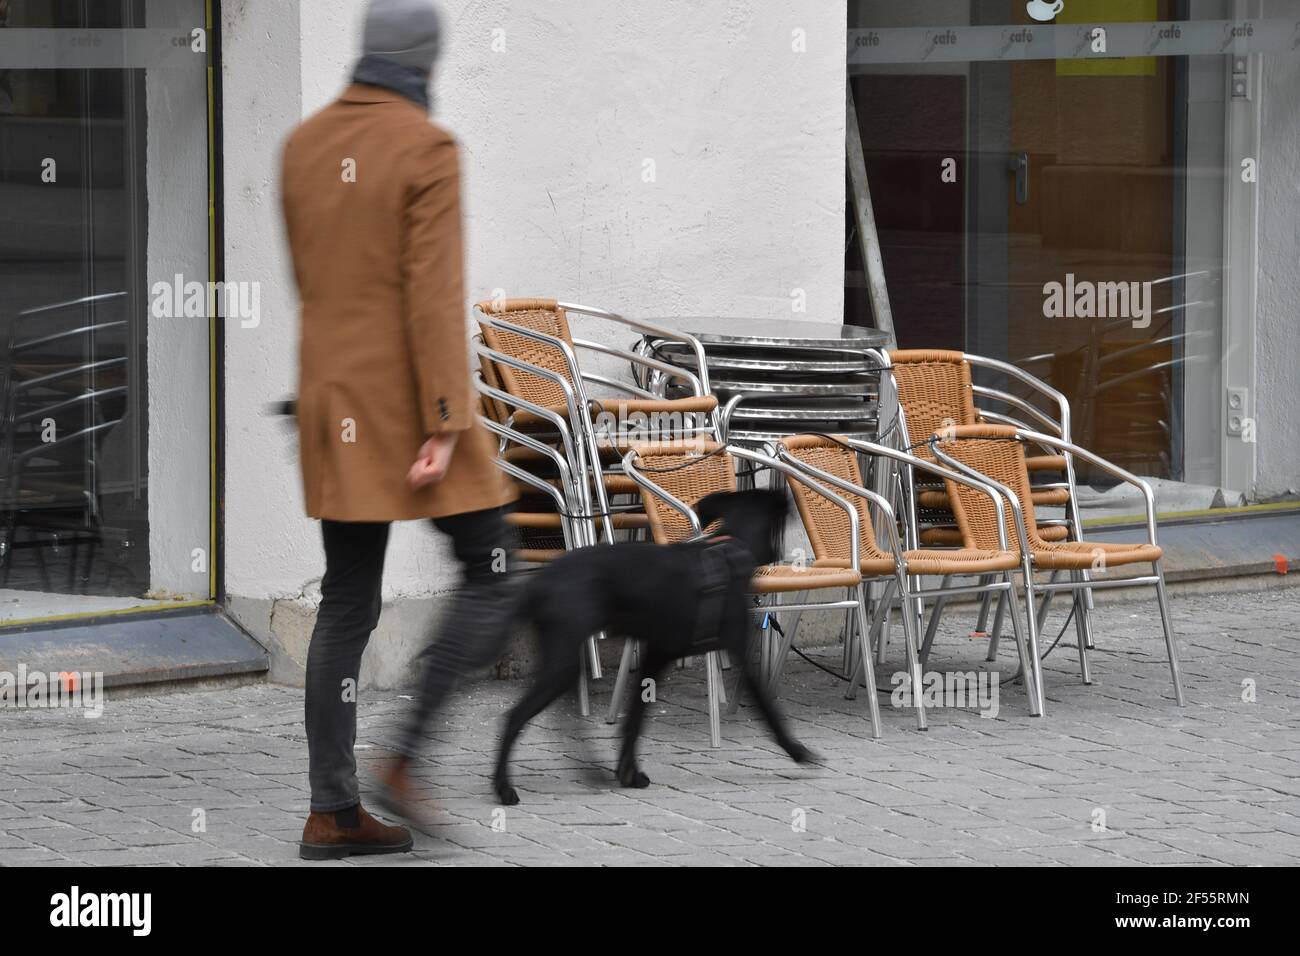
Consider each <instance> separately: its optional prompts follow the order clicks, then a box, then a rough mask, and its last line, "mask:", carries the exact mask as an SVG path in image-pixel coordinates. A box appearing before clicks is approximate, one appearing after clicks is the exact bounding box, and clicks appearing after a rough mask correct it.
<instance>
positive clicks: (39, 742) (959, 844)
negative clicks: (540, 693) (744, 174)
mask: <svg viewBox="0 0 1300 956" xmlns="http://www.w3.org/2000/svg"><path fill="white" fill-rule="evenodd" d="M1155 615H1156V610H1155V606H1154V604H1153V603H1146V602H1135V603H1123V604H1113V605H1109V606H1106V607H1103V608H1101V609H1100V610H1099V612H1098V622H1097V628H1096V633H1097V643H1098V650H1097V652H1096V653H1095V655H1094V656H1093V670H1094V679H1095V683H1094V684H1093V685H1092V686H1090V687H1084V686H1083V685H1082V684H1080V683H1079V680H1078V676H1077V669H1076V658H1075V656H1074V650H1073V648H1072V647H1071V646H1070V645H1069V640H1068V639H1067V641H1066V642H1062V645H1061V647H1059V648H1058V649H1057V651H1056V652H1055V653H1054V654H1052V655H1051V656H1050V657H1049V658H1048V661H1047V664H1048V669H1047V674H1046V683H1047V691H1048V694H1047V696H1048V716H1047V717H1045V718H1042V719H1035V718H1030V717H1029V716H1028V711H1027V709H1026V705H1025V699H1024V693H1023V689H1022V688H1021V687H1020V685H1019V684H1009V683H1003V684H1002V685H1000V687H999V691H1000V698H999V704H1000V710H999V713H998V715H997V717H995V718H986V717H981V716H980V715H979V714H978V712H977V711H975V710H973V709H969V708H968V709H955V708H950V709H935V710H933V711H932V712H931V715H930V723H931V729H930V730H929V732H928V733H918V732H917V731H916V730H915V729H914V725H913V717H912V714H911V713H910V712H909V711H906V710H900V709H896V708H894V707H892V706H890V701H889V698H888V696H884V695H882V696H881V698H880V700H881V703H882V714H883V717H884V722H885V736H884V739H882V740H879V741H872V740H871V739H870V736H869V732H868V724H867V720H866V716H865V715H866V698H865V696H862V697H859V699H857V700H846V699H845V698H844V695H843V690H844V685H843V684H842V683H840V682H839V681H838V680H837V679H836V678H834V677H832V676H830V675H828V674H826V673H823V672H822V671H820V670H817V669H815V668H814V667H812V666H810V665H809V664H807V663H805V662H803V661H801V660H798V659H792V661H791V664H790V666H789V668H788V672H787V676H786V681H785V683H784V684H783V686H782V691H781V696H782V702H783V705H784V707H785V709H786V710H787V712H788V713H789V715H790V716H791V718H792V721H793V726H794V728H795V730H796V732H797V734H798V736H800V737H801V738H802V739H803V741H804V742H805V743H807V744H808V745H810V746H811V747H812V748H813V749H814V750H816V752H817V753H818V757H819V759H818V761H817V763H816V764H815V765H813V766H811V767H799V766H795V765H794V764H792V763H790V762H789V761H788V760H787V759H786V758H785V756H784V755H783V754H781V753H780V752H779V751H777V750H776V748H775V746H774V744H773V743H772V742H771V741H770V739H769V738H768V736H767V735H766V733H765V732H764V730H763V728H762V727H761V726H760V725H759V724H758V723H757V722H756V718H755V714H754V709H753V708H752V707H750V706H748V704H742V706H741V708H740V710H739V712H738V713H736V714H734V715H731V716H728V717H724V722H723V738H724V739H723V745H722V747H721V748H720V749H717V750H714V749H711V748H710V747H709V743H708V723H707V718H706V716H705V711H704V693H703V683H702V680H701V677H700V673H701V669H699V668H692V669H685V670H678V671H675V672H674V673H673V674H672V675H671V676H670V677H669V679H668V680H666V681H665V682H664V683H663V685H662V686H661V687H660V688H659V694H658V702H657V703H656V704H655V705H654V706H653V707H652V717H651V719H650V720H649V722H648V726H647V733H646V737H645V740H644V747H643V766H644V769H645V770H646V771H647V772H648V773H649V775H650V777H651V778H652V780H653V781H654V783H653V785H652V786H651V787H650V788H649V789H646V790H640V791H630V790H620V789H615V788H613V786H612V775H611V774H610V772H609V770H608V768H609V767H610V766H611V765H612V760H613V740H612V737H613V734H614V729H613V728H611V727H609V726H607V725H606V724H605V723H604V721H603V720H601V719H600V718H599V716H596V717H592V718H589V719H583V718H581V717H579V716H578V715H577V713H576V702H575V701H574V700H568V701H565V702H563V703H562V704H559V705H557V706H556V707H555V708H553V709H552V710H551V711H549V712H547V713H546V714H544V715H542V716H541V717H540V718H539V719H538V720H537V721H536V722H535V723H534V725H533V726H532V727H531V728H530V729H529V730H528V731H527V732H526V733H525V735H524V737H523V739H522V741H521V744H520V746H519V748H518V750H517V755H516V760H515V767H516V770H515V773H516V784H517V786H519V788H520V790H521V794H522V797H523V803H521V804H520V805H519V806H518V807H512V808H509V809H503V808H499V807H497V806H496V805H495V804H494V803H493V801H492V799H491V797H490V790H489V786H488V774H489V771H490V761H491V752H492V750H493V748H494V746H495V741H496V734H497V729H498V725H499V721H500V719H501V715H502V713H503V711H504V710H505V709H506V708H507V707H508V706H509V705H510V704H511V703H512V702H513V701H514V700H515V699H516V697H517V696H518V694H519V693H520V692H521V690H522V687H521V684H520V683H519V682H515V681H484V682H480V683H476V684H474V685H473V686H472V687H470V688H468V689H467V691H466V693H464V694H462V695H461V696H460V697H459V698H458V699H457V701H456V704H455V705H454V707H453V709H452V710H451V711H450V712H449V713H448V714H447V715H446V718H445V720H442V721H440V723H439V725H438V727H437V728H436V729H435V732H434V734H433V735H432V736H431V739H430V746H429V751H428V759H427V761H426V762H425V763H424V764H423V765H422V766H421V767H420V770H419V774H420V777H421V778H422V779H423V780H424V782H425V783H426V784H427V793H428V795H429V796H431V797H433V798H435V799H436V801H437V803H438V806H439V808H440V809H439V813H438V820H437V821H436V825H435V826H433V827H431V829H430V831H429V833H428V834H418V835H417V837H416V850H415V852H413V853H411V854H408V855H405V856H402V857H384V858H375V857H370V858H360V859H356V860H348V861H343V862H337V863H330V864H320V863H316V864H309V865H313V866H322V865H337V866H355V865H362V866H366V865H385V864H392V863H394V862H398V863H405V864H426V865H427V864H433V865H466V864H469V865H499V864H543V865H555V864H574V863H576V864H644V865H664V864H797V865H812V866H817V865H825V864H890V863H894V864H908V865H936V864H952V863H976V864H1044V865H1057V864H1117V865H1125V864H1134V863H1136V864H1168V863H1179V864H1262V863H1291V864H1294V863H1296V862H1300V799H1297V798H1298V797H1300V734H1298V733H1297V725H1298V723H1300V717H1298V716H1297V697H1298V696H1300V692H1298V685H1297V678H1298V677H1300V667H1297V662H1298V658H1300V655H1298V654H1297V638H1296V628H1297V622H1300V589H1283V590H1273V591H1269V592H1261V593H1253V594H1230V595H1218V596H1213V595H1198V596H1183V597H1175V599H1174V615H1175V624H1176V627H1177V628H1178V631H1179V635H1180V639H1181V647H1182V650H1183V655H1184V657H1183V663H1184V668H1185V679H1186V685H1187V697H1188V705H1187V706H1186V707H1185V708H1179V707H1177V706H1176V705H1175V703H1174V701H1173V698H1172V687H1171V684H1170V681H1169V675H1168V670H1167V667H1166V664H1165V661H1164V645H1163V642H1162V641H1161V639H1160V636H1159V635H1160V628H1159V624H1158V619H1157V618H1156V616H1155ZM1053 619H1054V621H1055V623H1053V622H1050V621H1049V624H1048V628H1047V630H1048V632H1049V633H1048V636H1049V637H1051V636H1053V635H1055V633H1056V631H1057V630H1058V629H1059V627H1060V624H1061V615H1059V614H1054V615H1053ZM970 626H971V620H970V615H969V614H967V613H966V612H964V611H962V612H954V613H952V614H951V615H950V617H949V618H947V619H946V620H945V627H944V628H943V629H942V630H943V631H944V632H946V633H941V634H940V638H939V640H938V641H937V642H936V649H935V653H934V656H933V658H932V659H931V668H932V669H934V670H954V671H955V670H972V669H977V668H981V667H983V666H984V665H983V654H982V651H983V649H984V644H983V643H982V642H977V641H975V640H972V639H970V638H969V637H968V636H966V633H967V629H968V628H969V627H970ZM1072 638H1073V628H1071V629H1070V631H1069V639H1072ZM1005 643H1006V647H1005V652H1004V654H1003V655H1002V660H1001V662H1000V663H1001V668H1002V672H1003V673H1004V674H1005V675H1007V676H1009V675H1010V672H1011V670H1013V669H1014V653H1013V651H1012V648H1011V646H1010V641H1007V642H1005ZM838 656H839V654H838V651H835V652H830V651H823V652H819V654H818V657H819V658H820V659H821V660H822V661H823V662H825V663H828V664H837V663H838ZM897 664H898V655H897V654H891V661H890V666H888V667H886V668H885V669H884V670H883V671H882V672H881V673H880V675H879V680H880V682H881V684H882V686H883V685H886V684H887V683H888V681H889V675H890V673H892V672H893V671H894V670H895V668H896V666H897ZM1250 681H1253V682H1254V687H1255V699H1254V700H1253V701H1249V700H1244V699H1243V697H1249V696H1250V695H1249V694H1248V693H1247V691H1246V689H1245V688H1246V685H1245V684H1244V682H1250ZM611 683H612V681H611V680H609V679H606V680H604V681H602V682H599V683H597V684H595V685H594V689H593V699H592V705H593V712H594V713H596V714H602V713H603V707H604V704H605V703H606V702H607V701H608V693H609V685H610V684H611ZM408 706H410V703H409V699H404V698H402V697H401V696H399V695H397V694H393V693H387V694H380V693H373V692H372V693H363V695H362V703H361V705H360V730H359V734H358V742H359V747H360V749H359V757H360V759H361V761H362V763H363V767H364V764H365V762H366V760H367V758H370V759H373V758H374V757H375V756H377V755H378V754H379V753H380V748H382V747H383V745H384V743H385V742H386V741H387V740H388V737H389V732H390V730H391V728H392V726H393V723H394V720H395V718H396V716H397V715H398V714H399V713H400V711H401V710H402V709H403V708H405V707H408ZM301 712H302V692H301V691H300V690H297V689H293V688H286V687H280V686H274V685H268V684H255V685H249V686H243V687H238V688H226V689H219V690H213V691H186V692H177V693H170V694H161V695H157V696H122V697H117V698H114V697H111V696H110V698H109V699H108V701H107V705H106V708H105V711H104V714H103V716H102V717H100V718H99V719H85V718H83V717H82V716H81V715H80V714H78V713H75V712H69V711H37V710H26V711H16V710H9V711H0V864H3V865H21V864H200V863H201V864H232V865H246V864H296V865H303V864H301V863H300V861H299V860H298V859H297V856H296V849H297V848H296V844H295V841H296V840H297V839H298V837H299V835H300V834H301V830H302V824H303V821H304V819H305V814H306V808H307V791H306V785H307V756H306V745H305V742H304V738H303V731H302V723H301ZM200 811H201V813H200ZM199 822H201V823H202V824H204V826H203V827H201V828H199V829H200V832H194V831H195V829H196V827H197V824H198V823H199Z"/></svg>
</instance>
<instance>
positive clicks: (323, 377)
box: [281, 84, 514, 521]
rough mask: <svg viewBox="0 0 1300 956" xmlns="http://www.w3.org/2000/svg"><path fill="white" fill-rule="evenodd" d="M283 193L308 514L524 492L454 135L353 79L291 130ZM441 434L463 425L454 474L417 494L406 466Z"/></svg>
mask: <svg viewBox="0 0 1300 956" xmlns="http://www.w3.org/2000/svg"><path fill="white" fill-rule="evenodd" d="M281 188H282V193H283V199H284V218H285V223H286V227H287V231H288V237H289V247H290V250H291V252H292V254H293V267H294V275H295V278H296V280H297V283H298V292H299V296H300V298H301V301H302V335H301V342H300V346H301V347H300V352H299V379H298V435H299V445H300V451H301V455H300V457H301V462H302V480H303V491H304V495H305V498H306V506H307V514H309V515H311V516H312V517H314V518H331V519H333V520H335V521H396V520H402V519H410V518H432V517H442V516H445V515H452V514H461V513H464V512H469V511H480V510H482V509H485V508H492V507H497V506H499V505H503V504H505V503H507V502H508V501H510V500H511V499H512V498H513V497H514V492H513V490H512V489H511V487H510V485H508V484H507V482H506V481H505V476H504V475H503V474H502V473H501V472H500V471H499V470H498V469H497V467H496V466H495V465H494V464H493V463H492V459H493V456H494V454H495V444H494V441H493V439H492V437H491V435H490V434H489V433H488V432H487V431H486V430H485V429H484V428H483V426H482V425H481V424H479V422H478V418H477V415H476V410H477V398H476V395H475V392H474V388H473V385H472V382H471V380H470V366H469V350H468V343H467V339H466V321H465V317H466V304H465V297H464V289H463V278H462V270H463V249H462V239H461V210H460V167H459V162H458V158H457V149H456V143H455V140H453V139H452V137H451V136H450V135H449V134H448V133H447V132H446V131H444V130H442V129H441V128H439V127H437V126H435V125H433V124H432V123H430V122H429V119H428V117H427V116H426V115H425V113H424V111H423V110H422V109H420V107H418V106H416V105H415V104H414V103H412V102H410V101H409V100H407V99H405V98H403V97H402V96H400V95H398V94H397V93H393V92H390V91H388V90H385V89H381V88H379V87H374V86H367V85H362V84H353V85H352V86H351V87H349V88H348V89H347V91H346V92H344V94H343V96H342V97H341V98H340V99H339V100H337V101H336V102H334V103H332V104H330V105H329V106H327V107H325V109H323V110H321V111H320V112H319V113H317V114H316V115H315V116H312V117H311V118H310V119H308V120H306V121H305V122H304V123H303V124H302V125H301V126H299V127H298V128H297V129H296V130H294V132H293V133H292V135H291V136H290V137H289V140H288V142H287V143H286V145H285V148H284V157H283V167H282V171H281ZM442 432H460V433H461V435H460V439H459V441H458V443H457V446H456V452H455V454H454V455H453V456H452V460H451V466H450V468H449V470H448V472H447V475H446V477H445V478H444V479H443V480H442V481H440V482H435V483H434V484H432V485H429V486H426V487H425V488H423V489H421V490H419V491H412V490H411V489H410V488H408V487H407V484H406V473H407V470H408V469H409V468H410V467H411V464H412V463H413V462H414V461H415V458H416V455H417V453H418V451H419V449H420V446H421V445H422V444H423V442H424V441H425V439H426V438H427V437H429V436H431V435H434V434H437V433H442Z"/></svg>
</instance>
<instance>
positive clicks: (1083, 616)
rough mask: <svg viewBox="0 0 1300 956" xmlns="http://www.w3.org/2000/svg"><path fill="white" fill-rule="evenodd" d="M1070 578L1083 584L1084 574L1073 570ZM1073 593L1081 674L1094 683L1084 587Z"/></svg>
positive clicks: (1084, 681)
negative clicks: (1089, 658)
mask: <svg viewBox="0 0 1300 956" xmlns="http://www.w3.org/2000/svg"><path fill="white" fill-rule="evenodd" d="M1070 580H1071V581H1073V582H1074V583H1075V584H1082V583H1083V575H1082V573H1081V572H1079V571H1071V572H1070ZM1071 594H1072V596H1073V598H1074V633H1075V634H1076V635H1077V638H1078V641H1079V676H1080V677H1081V678H1082V679H1083V683H1084V684H1085V685H1086V684H1091V683H1092V669H1091V668H1090V667H1089V666H1088V604H1087V601H1086V600H1085V599H1084V596H1083V589H1082V588H1076V589H1075V590H1074V591H1073V592H1071Z"/></svg>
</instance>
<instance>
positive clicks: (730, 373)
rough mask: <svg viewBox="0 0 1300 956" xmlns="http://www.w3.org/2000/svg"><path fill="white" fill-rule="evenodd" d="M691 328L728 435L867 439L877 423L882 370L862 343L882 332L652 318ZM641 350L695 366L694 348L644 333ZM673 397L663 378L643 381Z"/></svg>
mask: <svg viewBox="0 0 1300 956" xmlns="http://www.w3.org/2000/svg"><path fill="white" fill-rule="evenodd" d="M647 321H652V322H655V323H658V324H662V325H666V326H669V327H672V328H678V329H681V330H683V331H685V332H690V333H691V334H693V335H695V336H696V338H698V339H699V340H700V343H701V344H702V345H703V346H704V353H705V358H706V360H707V363H708V372H709V383H710V385H711V386H712V388H713V392H714V394H715V395H717V396H718V399H719V401H720V402H721V403H722V405H723V407H724V408H727V409H728V410H729V416H728V422H729V437H730V439H731V440H732V441H756V442H762V441H769V440H771V439H774V438H779V437H780V436H782V435H793V434H798V433H800V432H830V433H835V434H846V435H856V436H860V437H863V438H870V437H873V436H874V435H875V434H876V429H877V415H876V409H877V402H878V399H879V394H880V392H879V385H880V374H879V372H878V371H876V362H875V361H873V360H872V358H871V357H870V356H868V355H867V354H866V350H867V349H871V348H878V349H883V348H884V347H885V345H886V343H887V341H888V338H887V336H886V335H885V333H883V332H881V331H879V330H877V329H866V328H861V327H858V326H853V325H834V324H831V323H826V322H803V321H798V320H794V319H790V320H785V319H746V318H683V317H671V318H654V319H648V320H647ZM638 347H639V349H640V350H641V351H642V352H643V353H644V354H649V355H653V356H655V357H656V358H660V359H662V360H664V361H666V362H670V363H672V364H673V365H677V366H680V367H682V368H687V369H690V370H691V371H696V370H697V364H698V363H697V361H696V357H695V353H694V352H693V351H691V350H690V349H688V348H686V347H685V346H683V345H681V344H680V343H677V342H665V341H662V340H658V339H655V338H654V337H652V336H646V337H645V338H644V339H642V341H641V342H640V343H639V346H638ZM641 385H642V386H643V387H648V388H651V389H652V390H654V391H657V392H663V393H665V394H667V395H669V396H672V397H676V396H675V394H674V392H673V386H672V385H671V384H669V383H667V382H665V381H664V380H663V379H662V378H656V380H652V381H648V382H647V381H642V382H641Z"/></svg>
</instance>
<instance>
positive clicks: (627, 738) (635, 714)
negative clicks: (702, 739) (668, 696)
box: [614, 647, 670, 790]
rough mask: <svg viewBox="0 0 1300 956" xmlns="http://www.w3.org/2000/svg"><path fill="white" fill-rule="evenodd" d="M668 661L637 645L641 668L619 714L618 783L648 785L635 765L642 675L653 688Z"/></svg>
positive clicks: (642, 703)
mask: <svg viewBox="0 0 1300 956" xmlns="http://www.w3.org/2000/svg"><path fill="white" fill-rule="evenodd" d="M669 663H670V662H669V661H668V660H666V659H664V658H662V657H660V656H659V655H658V654H656V653H654V652H653V651H652V650H651V649H650V648H649V647H643V648H642V649H641V669H640V670H639V671H638V672H637V679H636V682H635V683H634V684H633V685H632V696H631V700H630V701H629V703H628V708H627V716H626V717H624V718H623V744H622V747H620V749H619V753H618V766H617V768H616V769H615V771H614V772H615V775H616V776H617V777H618V782H619V786H622V787H634V788H636V789H638V790H639V789H641V788H643V787H648V786H650V778H649V777H647V776H646V775H645V774H644V773H642V772H641V768H640V767H638V766H637V760H636V745H637V741H638V740H639V739H640V737H641V725H642V723H643V722H644V721H645V705H646V694H645V690H644V689H643V685H644V683H645V680H644V679H645V678H646V677H649V678H650V680H651V681H652V682H653V683H652V684H651V687H652V688H654V689H655V690H656V692H657V690H658V687H659V681H660V679H661V678H662V677H663V673H664V671H665V670H667V669H668V664H669Z"/></svg>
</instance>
